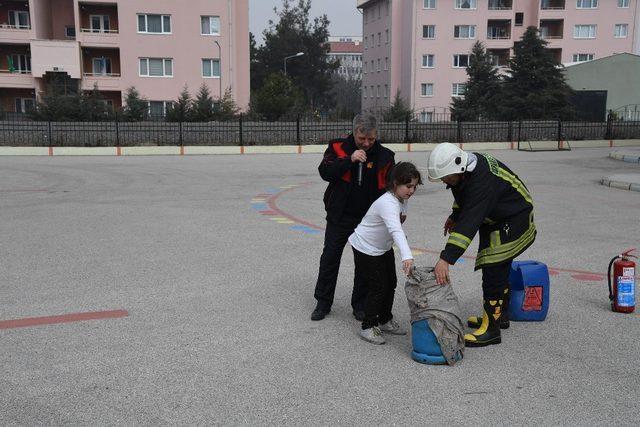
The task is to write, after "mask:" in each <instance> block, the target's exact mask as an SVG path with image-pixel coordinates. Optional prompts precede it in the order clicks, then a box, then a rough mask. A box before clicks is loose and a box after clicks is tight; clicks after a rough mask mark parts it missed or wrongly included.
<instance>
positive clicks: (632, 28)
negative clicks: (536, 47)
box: [357, 0, 640, 121]
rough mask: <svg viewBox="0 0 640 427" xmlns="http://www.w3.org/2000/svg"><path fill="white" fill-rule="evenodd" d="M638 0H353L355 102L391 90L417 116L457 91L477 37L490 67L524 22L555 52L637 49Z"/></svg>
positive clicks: (500, 61) (576, 55) (372, 105)
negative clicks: (357, 35) (357, 26)
mask: <svg viewBox="0 0 640 427" xmlns="http://www.w3.org/2000/svg"><path fill="white" fill-rule="evenodd" d="M638 2H639V0H393V1H392V0H358V2H357V6H358V8H360V9H362V12H363V38H364V43H363V44H364V53H363V79H362V105H363V109H365V110H377V109H380V108H385V107H388V106H389V105H390V103H391V102H393V98H394V97H395V94H396V92H397V91H400V95H401V96H402V97H403V98H404V99H405V100H406V101H407V102H409V104H410V106H411V107H412V108H413V109H414V110H415V111H416V112H417V114H418V118H419V120H421V121H431V120H433V119H434V118H435V117H436V116H435V114H437V113H446V112H448V111H449V105H450V104H451V99H452V97H454V96H463V95H464V89H465V88H464V82H466V80H467V75H466V72H465V68H466V66H467V63H468V60H469V56H468V55H469V51H470V50H471V47H472V45H473V44H474V43H475V42H476V41H477V40H480V41H481V42H483V43H484V45H485V48H486V49H487V50H488V51H489V52H490V53H491V54H492V56H493V60H494V63H495V65H496V66H497V67H501V66H504V65H506V64H507V60H508V59H509V57H510V55H511V54H512V48H513V44H514V43H515V42H517V41H518V40H519V39H520V38H521V37H522V35H523V34H524V31H525V30H526V28H527V27H528V26H535V27H538V28H539V30H540V35H541V37H542V38H544V39H545V40H547V41H548V42H549V45H548V47H549V48H551V49H553V52H554V54H555V56H556V57H557V59H558V60H559V61H560V62H562V63H564V64H567V63H574V62H582V61H589V60H593V59H597V58H602V57H605V56H609V55H612V54H614V53H622V52H628V53H636V54H637V53H639V51H640V30H638V29H637V28H638V25H640V7H639V6H638Z"/></svg>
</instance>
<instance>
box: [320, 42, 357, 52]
mask: <svg viewBox="0 0 640 427" xmlns="http://www.w3.org/2000/svg"><path fill="white" fill-rule="evenodd" d="M327 44H328V45H329V53H362V51H363V48H362V43H355V42H329V43H327Z"/></svg>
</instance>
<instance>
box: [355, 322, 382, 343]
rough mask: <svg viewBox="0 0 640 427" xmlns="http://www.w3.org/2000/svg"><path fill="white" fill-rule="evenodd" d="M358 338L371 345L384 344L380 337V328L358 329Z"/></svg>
mask: <svg viewBox="0 0 640 427" xmlns="http://www.w3.org/2000/svg"><path fill="white" fill-rule="evenodd" d="M359 334H360V338H362V339H363V340H365V341H369V342H370V343H372V344H384V343H385V342H386V341H385V340H384V338H383V337H382V332H380V328H378V327H377V326H374V327H372V328H368V329H360V332H359Z"/></svg>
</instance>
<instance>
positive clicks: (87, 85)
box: [81, 48, 121, 90]
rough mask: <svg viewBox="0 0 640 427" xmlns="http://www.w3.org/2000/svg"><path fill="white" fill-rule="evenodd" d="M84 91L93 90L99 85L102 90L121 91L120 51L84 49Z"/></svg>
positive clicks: (82, 85) (82, 86)
mask: <svg viewBox="0 0 640 427" xmlns="http://www.w3.org/2000/svg"><path fill="white" fill-rule="evenodd" d="M82 70H83V72H82V84H81V88H82V89H83V90H91V89H93V87H94V85H98V88H99V89H101V90H118V89H120V83H121V79H120V50H119V49H100V48H83V49H82Z"/></svg>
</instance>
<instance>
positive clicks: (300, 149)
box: [298, 145, 302, 154]
mask: <svg viewBox="0 0 640 427" xmlns="http://www.w3.org/2000/svg"><path fill="white" fill-rule="evenodd" d="M298 154H302V145H298Z"/></svg>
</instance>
